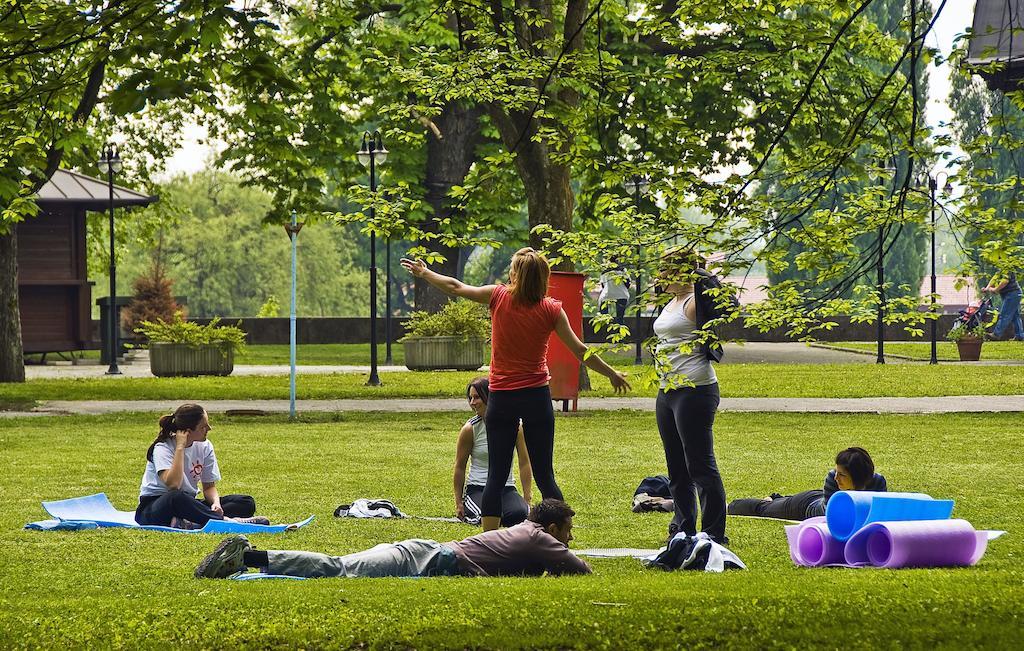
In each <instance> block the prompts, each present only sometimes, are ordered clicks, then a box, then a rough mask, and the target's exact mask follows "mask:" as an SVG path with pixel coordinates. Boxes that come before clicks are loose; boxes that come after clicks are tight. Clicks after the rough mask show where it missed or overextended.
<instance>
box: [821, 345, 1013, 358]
mask: <svg viewBox="0 0 1024 651" xmlns="http://www.w3.org/2000/svg"><path fill="white" fill-rule="evenodd" d="M826 345H829V344H826ZM834 345H835V346H837V347H841V348H854V349H856V350H864V351H868V352H871V353H873V352H875V351H876V350H878V344H876V343H874V342H865V341H839V342H836V343H835V344H834ZM935 352H936V355H937V356H938V358H939V361H959V360H960V354H959V353H958V352H957V350H956V344H955V343H953V342H952V341H939V342H938V344H937V345H936V347H935ZM885 353H886V354H887V355H888V354H893V355H904V356H906V357H913V358H914V359H931V356H932V344H931V342H930V341H899V342H897V341H887V342H885ZM981 358H982V359H983V360H984V359H992V360H995V359H998V360H1017V359H1019V360H1024V343H1021V342H1019V341H986V342H985V343H984V345H982V347H981Z"/></svg>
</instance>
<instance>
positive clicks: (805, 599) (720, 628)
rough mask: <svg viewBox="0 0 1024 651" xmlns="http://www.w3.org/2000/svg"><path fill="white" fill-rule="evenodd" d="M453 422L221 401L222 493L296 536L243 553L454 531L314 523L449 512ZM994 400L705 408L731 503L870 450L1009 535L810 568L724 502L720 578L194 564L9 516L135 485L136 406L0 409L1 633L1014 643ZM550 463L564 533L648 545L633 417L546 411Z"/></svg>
mask: <svg viewBox="0 0 1024 651" xmlns="http://www.w3.org/2000/svg"><path fill="white" fill-rule="evenodd" d="M463 418H464V414H462V413H458V414H388V415H387V417H386V418H382V417H381V415H379V414H351V415H345V416H343V417H341V416H339V417H335V418H329V417H324V418H319V419H314V420H304V421H302V422H299V423H295V424H289V423H287V422H286V421H285V420H284V419H281V418H274V419H256V420H246V419H242V418H236V419H228V418H225V417H215V418H214V421H213V423H212V425H213V427H214V429H213V434H212V438H213V440H214V441H215V442H216V445H217V450H218V453H219V458H220V462H221V471H222V473H223V475H224V481H222V482H221V485H220V488H221V489H222V492H225V493H227V492H245V493H251V494H253V495H255V496H256V499H257V502H258V504H259V505H260V509H259V510H260V512H261V513H263V514H266V515H268V516H270V517H272V518H273V519H275V520H277V521H282V520H288V521H291V520H295V519H298V518H301V517H304V516H305V515H307V514H310V513H313V514H316V516H317V520H316V521H315V522H314V523H313V524H312V525H311V526H309V527H306V528H305V529H302V530H300V531H297V532H294V533H290V534H284V535H277V536H253V542H254V544H255V545H256V546H257V547H260V548H294V549H307V550H315V551H325V552H329V553H346V552H351V551H356V550H360V549H363V548H366V547H369V546H371V545H373V544H376V543H378V542H382V541H393V540H399V539H403V538H408V537H425V538H433V539H436V540H441V541H444V540H451V539H457V538H461V537H463V536H466V535H470V534H472V533H473V532H474V531H475V530H474V529H472V528H470V527H468V526H464V525H453V524H445V523H436V522H423V521H415V520H410V521H400V522H363V521H342V520H337V519H334V518H333V517H331V513H332V511H333V509H334V508H335V507H336V506H337V505H338V504H340V503H343V502H346V501H350V500H352V499H354V498H357V497H378V496H384V497H390V498H393V499H394V500H395V501H396V503H397V504H398V505H399V506H400V507H401V508H403V509H404V510H406V511H408V512H410V513H413V514H423V515H447V514H448V513H449V512H450V510H451V496H450V491H451V483H450V482H451V477H450V472H451V470H450V469H451V460H452V454H453V450H454V447H455V446H454V443H455V433H456V431H457V428H458V426H459V424H460V423H461V422H462V419H463ZM1009 418H1010V417H1008V416H1006V415H986V416H977V415H971V416H967V415H964V416H959V415H952V416H950V415H942V416H923V417H922V416H869V415H856V416H854V415H850V416H846V415H832V416H825V415H789V414H776V415H760V414H722V415H720V417H719V419H718V422H717V424H716V448H717V452H718V458H719V465H720V467H721V469H722V473H723V476H724V479H725V484H726V489H727V491H728V494H729V496H730V497H741V496H761V495H765V494H767V493H768V492H771V491H776V490H777V491H780V492H783V493H787V492H793V491H798V490H804V489H807V488H812V487H816V486H820V484H821V480H822V477H823V475H824V473H825V471H826V470H827V469H828V467H829V461H830V460H831V458H832V457H833V456H834V454H835V452H836V450H838V449H840V448H842V447H845V446H847V445H851V444H858V445H863V446H865V447H867V448H868V449H869V450H871V452H872V454H873V455H874V457H875V460H876V462H877V464H878V468H879V470H880V471H881V472H883V473H885V475H886V476H887V478H888V480H889V485H890V487H891V488H892V489H895V490H915V491H924V492H928V493H931V494H933V495H935V496H941V497H948V498H953V499H955V500H956V502H957V505H956V510H955V515H956V516H958V517H963V518H966V519H968V520H970V521H971V522H972V523H973V524H974V525H975V526H977V527H979V528H993V529H1005V530H1008V531H1009V532H1010V534H1009V535H1008V536H1005V537H1003V538H1002V539H1000V540H998V541H995V542H994V543H993V544H992V545H991V547H990V550H989V551H988V553H987V554H986V555H985V557H984V558H983V559H982V561H981V563H980V564H979V565H978V566H977V567H974V568H969V569H956V570H896V571H891V570H843V569H804V568H797V567H794V566H793V564H792V562H791V561H790V560H789V557H788V554H787V551H786V544H785V539H784V535H783V531H782V527H781V525H780V524H779V523H777V522H772V521H757V520H753V519H743V518H734V519H733V518H731V519H730V521H729V525H728V527H729V536H730V538H731V539H732V548H733V550H734V551H735V552H736V553H737V554H739V556H740V557H741V558H742V559H743V560H744V561H745V562H746V563H747V564H748V565H749V567H750V569H749V570H748V571H745V572H729V573H726V574H724V575H714V574H704V573H682V572H679V573H663V572H660V571H652V570H645V569H643V568H642V567H641V566H640V565H639V563H638V562H637V561H634V560H631V559H613V560H596V561H594V562H593V566H594V570H595V573H594V575H593V576H587V577H567V578H539V579H517V578H504V579H469V578H439V579H421V580H408V579H360V580H344V579H324V580H315V581H304V582H292V581H279V582H278V581H267V582H250V583H244V582H230V581H210V580H206V581H200V580H196V579H193V578H192V569H193V568H194V566H195V564H196V563H197V562H198V561H199V560H200V558H202V556H203V555H204V554H206V553H207V552H208V551H209V550H210V549H212V548H213V547H214V545H215V544H216V543H217V541H218V538H215V537H208V536H201V535H177V534H159V533H151V532H142V531H125V530H100V531H83V532H71V533H44V532H31V531H24V530H22V529H21V526H22V525H23V524H24V523H26V522H28V521H31V520H36V519H42V518H43V517H45V513H44V512H43V510H42V508H41V507H40V504H39V502H40V501H41V500H45V499H57V498H65V497H70V496H73V495H83V494H88V493H93V492H98V491H104V492H106V493H107V494H108V495H109V496H110V497H111V499H112V500H113V501H114V503H115V504H116V505H118V506H120V507H121V508H131V507H132V506H133V505H134V503H135V501H136V496H137V490H138V485H139V478H140V476H141V473H142V470H143V465H144V459H143V456H144V452H145V448H146V446H147V445H148V444H149V443H150V441H151V440H152V437H153V435H154V429H155V416H154V415H118V416H109V417H53V418H32V419H17V420H11V421H4V426H3V428H2V429H0V462H2V467H3V468H4V469H5V472H3V473H2V474H0V504H2V505H3V507H2V508H0V554H2V557H3V559H4V560H3V562H2V563H0V647H3V648H12V647H44V648H46V647H61V648H69V647H70V648H77V647H119V648H140V647H141V648H154V647H160V646H167V645H168V644H171V645H174V646H178V647H182V646H186V645H188V646H193V647H196V648H268V647H275V648H276V647H281V648H283V647H288V648H293V647H307V648H322V647H359V648H365V647H375V648H380V647H387V648H395V647H397V648H425V647H429V648H434V647H444V648H510V647H526V648H538V647H544V648H584V647H586V648H594V647H604V648H657V647H687V648H689V647H700V648H712V647H720V646H730V647H743V648H795V647H799V648H808V647H810V648H814V647H830V648H834V647H840V646H852V647H857V648H880V647H884V648H900V647H908V646H909V647H929V648H930V647H934V646H941V647H951V648H963V647H979V646H981V647H991V648H1020V644H1021V642H1022V641H1024V633H1022V630H1024V626H1022V621H1021V614H1020V603H1021V600H1022V599H1024V569H1022V567H1021V564H1020V558H1021V557H1022V556H1024V539H1022V537H1021V535H1020V532H1021V531H1022V530H1024V513H1022V511H1021V510H1020V509H1019V508H1018V502H1019V497H1020V494H1021V491H1022V490H1024V483H1022V479H1021V477H1022V476H1024V461H1022V459H1021V456H1020V455H1019V454H1012V453H1010V451H1011V450H1013V449H1016V447H1017V445H1018V438H1019V432H1018V431H1017V428H1014V427H1008V426H1007V425H1008V421H1009ZM555 447H556V450H555V459H556V470H557V473H558V477H559V481H560V483H561V486H562V488H563V490H564V491H565V494H566V499H567V500H569V501H570V502H571V503H572V504H573V505H574V507H575V508H576V509H577V511H578V514H577V518H576V521H577V525H578V526H577V529H576V532H575V533H576V542H575V543H574V546H575V547H579V548H584V547H613V546H630V547H651V546H657V544H658V543H659V541H661V540H662V538H663V535H664V532H665V528H666V525H667V523H668V518H669V516H668V515H667V514H646V515H637V514H633V513H632V512H631V511H630V509H629V505H630V498H631V496H632V493H633V489H634V487H635V486H636V484H637V483H638V482H639V481H640V479H641V478H642V477H643V476H645V475H648V474H654V473H657V472H659V471H662V470H663V464H664V459H663V456H662V452H661V448H660V443H659V439H658V435H657V432H656V430H655V427H654V423H653V421H652V419H651V417H650V415H647V414H638V413H613V414H608V413H602V414H593V413H592V414H579V415H572V416H560V417H559V422H558V434H557V440H556V446H555Z"/></svg>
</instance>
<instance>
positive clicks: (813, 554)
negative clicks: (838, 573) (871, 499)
mask: <svg viewBox="0 0 1024 651" xmlns="http://www.w3.org/2000/svg"><path fill="white" fill-rule="evenodd" d="M988 536H989V534H988V532H985V531H975V530H974V527H973V526H971V523H969V522H967V521H966V520H918V521H909V522H876V523H872V524H869V525H867V526H865V527H863V528H862V529H860V530H859V531H857V533H855V534H854V535H853V537H851V538H850V540H848V541H846V542H842V541H839V540H836V538H835V537H834V536H833V535H832V534H831V533H829V530H828V524H827V523H826V522H825V518H811V519H809V520H805V521H804V522H802V523H800V524H798V525H790V526H787V527H786V538H787V540H788V541H789V555H790V558H792V559H793V562H794V563H796V564H797V565H802V566H805V567H821V566H825V565H831V566H843V567H864V566H868V565H870V566H874V567H886V568H891V569H895V568H901V567H965V566H968V565H974V564H975V563H977V562H978V560H979V559H980V558H981V557H982V555H983V554H984V553H985V549H986V548H987V544H988Z"/></svg>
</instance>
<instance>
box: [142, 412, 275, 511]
mask: <svg viewBox="0 0 1024 651" xmlns="http://www.w3.org/2000/svg"><path fill="white" fill-rule="evenodd" d="M211 429H212V428H211V427H210V419H209V417H208V416H207V414H206V410H205V409H203V408H202V407H201V406H199V405H196V404H184V405H182V406H180V407H178V408H177V409H176V410H175V412H174V413H173V414H168V415H166V416H161V417H160V433H159V434H158V435H157V437H156V440H155V441H153V443H152V445H150V446H149V450H148V451H147V452H146V472H145V474H143V475H142V486H141V487H140V488H139V507H138V508H137V509H136V510H135V521H136V522H138V523H139V524H141V525H159V526H164V527H177V528H179V529H201V528H202V527H203V525H205V524H206V523H207V522H208V521H210V520H223V519H225V518H230V519H232V520H236V521H238V522H245V523H248V524H270V522H269V521H268V520H267V519H266V518H261V517H253V514H254V513H255V512H256V500H254V499H253V498H252V497H251V496H249V495H225V496H223V497H221V496H220V495H219V494H218V493H217V481H218V480H219V479H220V469H219V468H218V467H217V456H216V455H215V454H214V452H213V443H211V442H210V441H208V440H207V435H208V434H209V433H210V430H211ZM199 482H201V483H202V487H203V499H202V501H200V500H198V499H196V494H197V492H198V490H199V487H198V486H197V484H198V483H199Z"/></svg>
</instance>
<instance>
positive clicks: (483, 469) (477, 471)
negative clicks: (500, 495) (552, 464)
mask: <svg viewBox="0 0 1024 651" xmlns="http://www.w3.org/2000/svg"><path fill="white" fill-rule="evenodd" d="M468 422H469V424H470V425H472V426H473V451H472V452H471V453H470V455H469V478H468V479H467V480H466V484H467V485H469V484H472V485H474V486H483V485H485V484H486V483H487V427H486V426H485V425H484V419H483V418H480V417H479V416H473V417H472V418H470V419H469V421H468ZM505 485H506V486H515V485H516V479H515V477H514V475H513V472H512V469H511V468H510V469H509V471H508V481H506V482H505Z"/></svg>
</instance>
